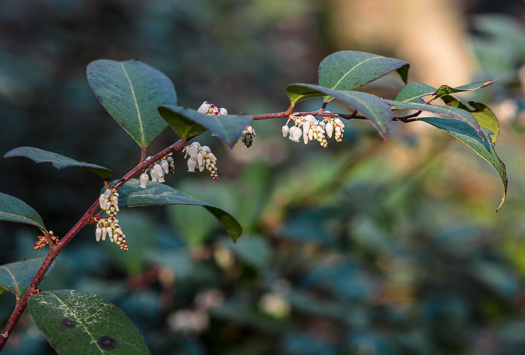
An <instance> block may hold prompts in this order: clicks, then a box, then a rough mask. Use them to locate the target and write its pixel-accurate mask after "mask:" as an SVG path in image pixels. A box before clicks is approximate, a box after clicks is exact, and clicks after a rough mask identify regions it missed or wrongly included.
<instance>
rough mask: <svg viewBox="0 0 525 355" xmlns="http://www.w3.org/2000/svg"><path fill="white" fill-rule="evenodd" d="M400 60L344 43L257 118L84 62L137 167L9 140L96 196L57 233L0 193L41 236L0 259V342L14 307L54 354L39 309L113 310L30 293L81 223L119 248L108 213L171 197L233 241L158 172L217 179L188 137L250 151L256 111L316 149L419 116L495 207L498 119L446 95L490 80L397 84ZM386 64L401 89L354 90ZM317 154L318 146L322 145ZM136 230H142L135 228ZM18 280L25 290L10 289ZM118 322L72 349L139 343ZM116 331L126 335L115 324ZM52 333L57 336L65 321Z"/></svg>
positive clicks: (402, 67) (118, 68)
mask: <svg viewBox="0 0 525 355" xmlns="http://www.w3.org/2000/svg"><path fill="white" fill-rule="evenodd" d="M408 68H409V65H408V63H406V62H404V61H402V60H398V59H394V58H387V57H383V56H378V55H374V54H370V53H363V52H354V51H342V52H337V53H334V54H331V55H329V56H328V57H326V58H325V59H324V60H323V61H322V62H321V64H320V66H319V71H318V75H319V82H318V84H304V83H299V84H292V85H289V86H288V87H287V88H286V93H287V95H288V98H289V99H290V106H289V107H288V109H287V110H285V111H282V112H276V113H267V114H258V115H232V114H230V113H229V112H228V110H227V109H225V108H220V107H218V106H217V105H215V104H212V103H209V102H208V101H204V102H203V103H202V104H201V105H200V106H199V107H198V108H196V109H191V108H186V107H183V106H180V105H178V102H177V95H176V92H175V89H174V86H173V84H172V82H171V81H170V80H169V79H168V78H167V77H166V76H165V75H164V74H163V73H161V72H159V71H158V70H156V69H154V68H152V67H150V66H148V65H147V64H144V63H142V62H140V61H137V60H129V61H113V60H106V59H102V60H96V61H94V62H92V63H90V64H89V65H88V67H87V78H88V82H89V84H90V86H91V88H92V89H93V91H94V93H95V96H96V97H97V98H98V100H99V101H100V103H101V104H102V106H103V107H104V108H105V109H106V110H107V112H108V113H109V114H110V115H111V116H112V117H113V119H115V120H116V121H117V123H118V124H119V125H120V126H121V127H122V128H123V129H124V130H125V131H126V132H127V133H128V134H129V136H130V137H131V138H132V139H133V140H134V141H135V142H136V143H137V144H138V146H139V148H140V159H139V163H138V164H137V165H136V166H135V167H134V168H133V169H131V170H130V171H129V172H127V173H125V174H122V175H121V177H120V178H118V179H113V180H110V179H111V177H112V176H113V171H112V170H110V169H109V168H106V167H103V166H100V165H97V164H92V163H86V162H83V161H78V160H76V159H72V158H69V157H66V156H63V155H60V154H57V153H53V152H49V151H45V150H42V149H39V148H35V147H19V148H14V149H12V150H11V151H9V152H7V153H6V154H5V157H15V156H23V157H27V158H30V159H32V160H34V161H35V162H50V163H52V164H53V165H54V166H55V167H57V168H65V167H77V168H81V169H84V170H87V171H90V172H93V173H95V174H97V175H99V177H100V178H102V182H101V185H102V186H101V191H100V194H99V195H98V196H96V197H94V202H93V204H92V205H91V206H90V207H89V208H88V209H87V210H86V212H85V213H84V215H83V216H82V217H81V218H80V220H79V221H78V222H77V223H76V224H75V225H74V226H73V227H72V228H71V229H69V231H65V229H64V227H63V226H54V230H58V231H61V232H60V233H58V234H60V235H63V237H61V238H59V237H58V236H57V235H55V234H54V233H53V232H52V231H50V230H48V229H47V227H46V225H45V224H44V221H43V220H42V218H41V217H40V215H39V214H38V213H37V212H36V211H35V210H34V209H32V208H31V207H30V206H29V205H27V204H26V203H24V202H22V201H20V200H19V199H17V198H15V197H13V196H10V195H6V194H0V219H2V220H5V221H11V222H20V223H25V224H28V225H31V226H34V227H36V228H38V229H39V230H40V231H41V232H42V235H40V236H37V240H36V242H35V244H34V249H35V250H38V249H43V248H44V247H45V246H46V245H48V247H49V250H48V254H47V257H46V258H45V259H33V260H26V261H21V262H16V263H13V264H9V265H7V266H9V268H10V269H12V270H15V271H14V272H12V274H11V277H12V279H14V280H16V287H15V286H14V285H13V284H12V283H9V282H7V281H3V279H2V278H1V277H0V286H2V287H3V288H4V289H7V290H9V291H10V292H12V293H13V294H15V297H16V306H15V309H14V311H13V313H12V315H11V317H10V318H9V320H8V322H7V324H6V326H5V328H4V331H3V333H2V337H1V338H0V349H1V347H3V345H4V344H5V342H6V340H7V338H8V337H9V335H10V333H11V331H12V330H13V327H14V326H15V324H16V323H17V321H18V319H19V318H20V316H21V314H22V312H23V311H24V310H25V308H26V307H29V311H30V313H31V315H32V317H33V319H34V320H35V322H36V324H37V325H38V326H39V327H40V329H41V330H42V331H43V332H44V333H45V335H46V336H47V337H48V339H49V341H50V342H51V343H52V344H54V346H55V347H56V349H57V351H59V350H58V349H60V346H61V345H62V344H64V342H65V341H70V338H69V337H67V336H63V334H62V333H60V332H58V333H57V329H65V328H64V327H63V326H62V327H61V326H60V325H58V326H56V325H53V326H49V327H48V326H47V325H48V323H52V322H54V320H50V319H49V317H48V316H47V314H49V311H50V310H52V311H53V312H54V313H56V314H58V315H61V317H62V318H59V320H60V319H61V320H62V322H64V319H69V318H67V317H68V314H65V313H64V314H61V312H65V311H64V309H65V308H67V309H69V310H72V311H74V310H75V309H76V308H75V307H79V306H78V305H79V304H88V305H90V306H93V307H97V305H98V304H100V303H104V302H105V306H104V307H102V308H103V310H101V311H100V313H97V319H96V321H94V320H93V319H89V320H87V319H82V318H79V319H77V321H78V322H80V323H83V325H85V326H86V327H87V326H88V324H89V327H91V326H93V324H94V323H93V322H95V323H96V324H95V325H94V326H95V327H104V329H107V328H108V327H106V326H105V323H104V322H107V321H108V319H109V318H114V317H115V315H111V316H107V317H104V315H105V313H104V312H110V311H111V312H118V310H117V311H115V308H116V307H115V306H113V305H111V304H109V303H108V302H107V301H105V300H103V299H101V298H100V297H98V296H96V295H93V294H90V293H85V292H77V291H74V290H61V291H53V290H48V291H43V292H38V286H39V284H40V282H41V281H42V279H43V278H44V277H45V276H46V274H47V273H48V272H49V271H50V268H51V265H52V264H53V262H54V260H55V259H56V257H57V256H58V254H59V253H60V252H61V251H62V250H63V249H64V247H65V246H66V245H67V244H68V243H69V242H70V241H71V240H72V238H74V237H75V236H76V235H77V234H78V233H79V231H80V230H82V229H83V228H90V229H91V228H92V233H93V234H92V235H93V240H94V241H97V242H99V241H105V240H107V241H109V242H113V243H115V244H117V246H118V247H120V249H122V250H123V251H127V250H129V249H131V248H133V247H134V246H133V245H128V243H127V241H126V235H125V230H126V226H125V225H121V224H120V223H119V220H118V213H119V211H120V209H121V208H126V207H137V206H153V205H173V204H183V205H196V206H202V207H204V208H206V209H207V210H208V211H209V212H211V213H212V214H213V216H214V217H216V218H217V219H218V220H219V221H220V223H221V224H222V225H223V226H224V228H225V229H226V231H227V232H228V233H229V234H230V236H231V237H232V239H233V241H235V240H236V239H237V238H239V237H240V235H241V233H242V228H241V226H240V225H239V223H238V222H237V221H236V220H235V218H234V217H233V216H231V215H230V214H229V213H228V212H226V211H224V210H222V209H221V208H219V207H216V206H213V205H210V204H208V203H206V202H202V201H199V200H197V199H194V198H192V197H190V196H188V195H185V194H183V193H182V192H180V191H178V190H177V189H175V188H173V187H171V186H170V184H169V183H170V181H169V175H170V174H175V173H177V174H183V173H186V169H181V170H180V171H179V170H176V169H175V167H176V165H177V162H184V163H183V164H185V165H186V166H187V172H190V173H194V172H197V171H199V172H204V171H205V170H207V171H208V172H209V174H210V177H211V178H212V179H214V180H217V179H218V178H219V170H218V167H219V166H220V160H219V159H217V157H216V156H215V155H214V153H213V152H212V150H211V148H210V147H209V146H206V145H203V144H201V143H200V142H199V136H200V135H201V134H203V133H205V132H206V131H210V132H211V135H212V136H214V137H216V138H217V139H219V140H220V141H221V142H223V143H224V144H225V145H226V146H228V147H233V146H234V145H235V144H236V143H237V141H239V140H240V141H241V142H242V143H243V144H244V145H245V146H246V147H250V146H252V144H254V143H255V144H256V142H254V138H255V136H256V134H255V130H254V128H253V126H252V123H253V121H261V124H263V122H264V121H265V120H268V119H279V120H282V122H283V125H282V132H275V133H276V134H278V135H280V134H281V133H282V135H283V136H284V137H287V138H289V139H290V140H291V141H293V142H303V143H305V144H308V143H309V142H317V143H318V144H319V145H320V146H321V147H323V148H327V147H328V145H329V142H334V143H340V142H342V141H343V140H344V131H345V127H346V128H347V127H348V125H351V124H352V120H355V119H362V120H367V121H369V122H370V123H371V124H372V125H373V127H374V128H375V129H376V130H377V131H378V133H379V135H380V136H381V137H382V138H383V139H387V137H388V133H389V129H390V126H391V124H392V122H401V123H411V122H416V121H417V122H423V123H426V124H429V125H431V126H434V127H437V128H439V129H441V130H443V131H445V132H448V133H449V134H451V135H452V136H454V137H455V138H457V139H459V140H460V141H462V142H463V143H465V144H466V145H467V146H469V147H470V148H471V149H472V150H474V151H475V152H476V153H477V154H478V155H479V156H481V157H482V158H483V159H485V160H486V161H487V162H488V163H489V164H490V165H491V166H492V167H493V168H494V169H495V170H496V171H497V172H498V174H499V176H500V179H501V182H502V185H503V198H502V200H501V203H500V205H499V206H498V209H499V208H500V207H501V206H502V205H503V202H504V199H505V194H506V190H507V174H506V170H505V165H504V164H503V162H502V161H501V160H500V158H499V157H498V155H497V154H496V151H495V148H494V146H495V143H496V141H497V139H498V136H499V124H498V120H497V118H496V117H495V115H494V114H493V113H492V111H491V110H490V109H489V108H488V107H487V106H486V105H484V104H482V103H479V102H473V101H468V102H466V101H464V100H462V99H460V98H459V97H457V95H456V94H459V93H461V92H469V91H474V90H477V89H480V88H483V87H485V86H487V85H490V84H492V83H493V82H494V81H493V80H492V81H484V82H477V83H471V84H467V85H463V86H459V87H451V86H447V85H442V86H440V87H438V88H435V87H432V86H430V85H426V84H424V83H419V82H411V83H407V77H408ZM395 72H397V74H398V75H399V76H400V78H401V80H400V82H403V83H404V86H403V88H402V89H401V90H400V91H399V93H398V94H397V96H396V97H395V98H394V99H387V98H381V97H378V96H376V95H372V94H369V93H366V92H363V91H357V90H356V89H361V88H362V87H363V86H364V85H365V84H368V83H370V82H372V81H374V80H377V79H380V78H381V77H383V76H385V75H387V74H389V73H395ZM314 98H320V102H319V109H317V110H315V111H309V112H298V111H295V110H294V109H295V106H296V104H297V103H298V102H300V101H301V100H305V99H314ZM333 100H336V101H337V102H339V104H342V105H343V107H345V108H346V109H347V110H346V111H345V112H331V111H328V110H327V107H328V105H329V104H330V103H331V102H332V101H333ZM423 112H424V113H425V115H424V116H423V115H422V113H423ZM167 126H169V127H170V128H171V129H172V130H173V131H174V133H175V134H176V135H177V136H178V140H177V141H176V142H174V143H173V144H171V145H169V146H168V147H166V148H164V149H163V150H161V151H160V152H157V153H155V154H152V155H148V152H147V147H148V146H149V145H150V143H151V142H152V141H153V140H154V139H155V137H157V136H158V134H159V133H160V132H161V131H162V130H164V128H166V127H167ZM326 154H330V151H327V152H326ZM217 188H220V185H218V186H217ZM143 237H144V238H148V236H147V235H144V236H143ZM7 266H6V267H7ZM28 275H30V276H28ZM33 275H34V276H33ZM20 285H25V286H24V287H22V288H21V287H20ZM37 293H38V294H37ZM56 299H60V302H61V303H62V304H65V305H67V307H65V308H64V307H62V308H56V307H55V305H56V304H55V303H54V301H52V300H56ZM55 308H56V309H55ZM46 312H47V313H46ZM118 314H120V313H118ZM124 317H125V316H124ZM122 319H123V320H122V321H121V322H120V323H119V324H121V326H122V329H115V330H114V333H112V332H109V333H107V332H106V333H104V336H101V337H100V338H99V339H97V341H95V342H93V341H92V339H93V338H92V334H84V335H85V337H86V339H87V341H86V342H85V343H83V344H84V345H78V346H79V347H80V348H79V349H78V350H79V351H85V352H87V351H91V348H89V346H98V348H97V349H100V348H101V347H102V348H103V347H104V346H108V344H109V345H111V344H113V343H112V340H115V339H117V338H118V339H119V341H120V343H121V344H131V343H134V344H135V346H138V347H144V349H146V348H145V347H146V345H145V343H144V341H143V339H142V338H141V336H140V333H138V331H136V329H135V328H134V326H133V324H132V323H131V322H129V320H127V321H126V319H125V318H122ZM66 323H67V324H66V325H69V324H70V323H68V322H66ZM66 328H68V327H66ZM123 329H124V330H129V331H126V332H123ZM64 331H66V332H67V329H65V330H64ZM123 333H125V335H124V334H123ZM76 337H77V336H76ZM78 337H80V338H82V336H78ZM126 337H132V338H133V339H129V338H126ZM139 338H140V340H138V341H137V339H139ZM75 339H76V338H75ZM85 344H90V345H85ZM137 344H138V345H137ZM123 346H125V345H123ZM124 350H125V349H124ZM93 351H96V350H93ZM146 351H147V349H146ZM59 352H60V351H59Z"/></svg>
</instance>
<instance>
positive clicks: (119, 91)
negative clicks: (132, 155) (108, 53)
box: [87, 59, 177, 147]
mask: <svg viewBox="0 0 525 355" xmlns="http://www.w3.org/2000/svg"><path fill="white" fill-rule="evenodd" d="M87 78H88V81H89V85H91V88H92V89H93V92H94V93H95V95H96V96H97V98H98V100H99V101H100V103H101V104H102V106H104V108H105V109H106V110H107V111H108V112H109V114H110V115H111V116H113V118H114V119H115V121H117V122H118V124H119V125H120V126H122V128H124V130H125V131H126V132H127V133H128V134H129V135H130V136H131V137H132V138H133V139H134V140H135V142H137V144H138V145H139V146H140V147H143V146H148V145H149V144H150V143H151V141H152V140H153V139H154V138H155V137H156V136H157V135H159V133H160V132H161V131H162V130H163V129H164V128H165V127H166V122H165V121H164V120H163V119H162V118H161V117H160V115H159V113H158V111H157V107H159V106H160V105H168V104H176V103H177V95H176V93H175V88H174V87H173V83H172V82H171V81H170V79H169V78H168V77H167V76H166V75H164V74H163V73H161V72H160V71H158V70H156V69H154V68H152V67H150V66H149V65H146V64H144V63H142V62H140V61H138V60H127V61H122V62H118V61H114V60H107V59H100V60H96V61H94V62H91V63H90V64H89V65H88V67H87Z"/></svg>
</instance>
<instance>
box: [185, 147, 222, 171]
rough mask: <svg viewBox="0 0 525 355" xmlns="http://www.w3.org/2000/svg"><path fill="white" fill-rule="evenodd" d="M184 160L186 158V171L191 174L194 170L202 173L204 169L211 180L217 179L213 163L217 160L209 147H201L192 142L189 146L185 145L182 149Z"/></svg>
mask: <svg viewBox="0 0 525 355" xmlns="http://www.w3.org/2000/svg"><path fill="white" fill-rule="evenodd" d="M183 151H184V158H187V157H188V156H189V158H188V171H189V172H191V173H193V172H195V169H196V168H198V169H199V171H200V172H203V171H204V169H207V170H209V172H210V175H211V177H212V179H213V180H217V179H218V178H219V174H218V173H217V167H216V166H215V163H216V162H217V158H216V157H215V155H213V153H212V152H211V150H210V147H208V146H206V145H203V146H201V145H200V143H199V142H193V143H192V144H191V145H187V146H185V147H184V149H183Z"/></svg>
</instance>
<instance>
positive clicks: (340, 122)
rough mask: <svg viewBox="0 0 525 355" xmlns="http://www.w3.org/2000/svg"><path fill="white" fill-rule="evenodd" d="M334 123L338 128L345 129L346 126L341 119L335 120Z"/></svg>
mask: <svg viewBox="0 0 525 355" xmlns="http://www.w3.org/2000/svg"><path fill="white" fill-rule="evenodd" d="M334 122H335V124H336V125H338V126H339V127H341V128H344V127H345V124H344V123H343V121H341V119H340V118H336V119H335V120H334Z"/></svg>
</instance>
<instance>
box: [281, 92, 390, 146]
mask: <svg viewBox="0 0 525 355" xmlns="http://www.w3.org/2000/svg"><path fill="white" fill-rule="evenodd" d="M288 88H290V89H291V90H295V89H297V90H303V89H304V92H306V91H309V92H310V93H311V95H313V94H314V93H315V92H317V93H318V96H322V95H329V96H332V97H334V98H335V99H336V100H337V101H339V102H341V103H343V104H345V105H346V106H349V107H351V108H353V109H354V110H357V111H359V112H360V113H361V114H362V115H363V116H364V117H366V118H368V119H369V120H370V122H371V123H372V125H373V126H374V127H375V128H376V129H377V131H378V132H379V134H380V135H381V137H383V138H384V139H386V137H387V136H388V129H389V127H390V123H391V122H392V110H391V109H390V106H388V104H386V103H385V101H384V100H383V99H381V98H379V97H377V96H375V95H372V94H367V93H365V92H359V91H341V90H331V89H328V88H325V87H322V86H318V85H312V84H294V85H293V87H290V86H289V87H288ZM287 90H288V89H287Z"/></svg>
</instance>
